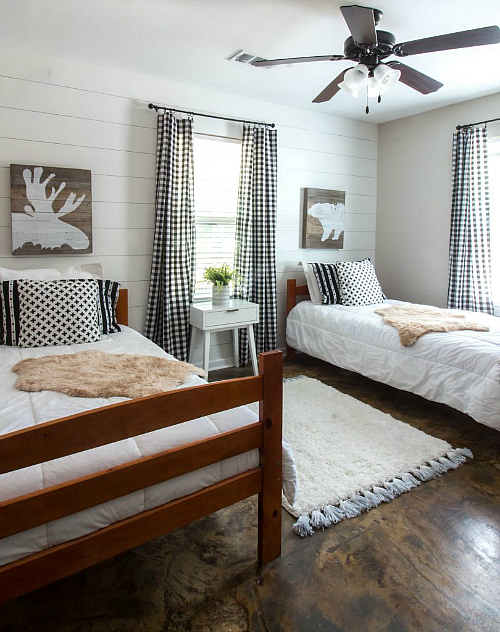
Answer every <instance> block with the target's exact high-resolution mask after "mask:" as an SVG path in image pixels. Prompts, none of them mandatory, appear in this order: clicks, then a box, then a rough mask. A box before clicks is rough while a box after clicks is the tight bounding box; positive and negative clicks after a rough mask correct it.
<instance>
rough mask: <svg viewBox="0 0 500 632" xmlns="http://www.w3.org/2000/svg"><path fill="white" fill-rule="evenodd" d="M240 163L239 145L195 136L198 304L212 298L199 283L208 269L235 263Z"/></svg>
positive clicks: (235, 142) (230, 141)
mask: <svg viewBox="0 0 500 632" xmlns="http://www.w3.org/2000/svg"><path fill="white" fill-rule="evenodd" d="M240 160H241V143H240V141H235V140H231V139H225V138H207V137H201V136H195V139H194V191H195V215H196V287H195V294H194V300H195V301H202V300H210V299H211V296H212V286H211V285H210V284H207V283H200V281H201V280H202V277H203V272H204V271H205V268H206V267H208V266H219V265H222V264H223V263H228V264H229V265H230V266H231V267H232V266H233V263H234V245H235V229H236V209H237V205H238V182H239V173H240Z"/></svg>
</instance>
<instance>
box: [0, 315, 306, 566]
mask: <svg viewBox="0 0 500 632" xmlns="http://www.w3.org/2000/svg"><path fill="white" fill-rule="evenodd" d="M122 329H123V331H122V332H121V333H118V334H113V335H111V336H104V337H103V338H102V339H101V341H100V342H96V343H91V344H81V345H71V346H61V347H39V348H33V349H20V348H18V347H0V434H5V433H8V432H13V431H15V430H20V429H21V428H27V427H29V426H33V425H36V424H40V423H44V422H46V421H50V420H52V419H57V418H59V417H64V416H66V415H71V414H74V413H78V412H82V411H85V410H89V409H92V408H98V407H100V406H106V405H108V404H113V403H115V402H120V401H124V399H125V398H118V397H114V398H109V399H87V398H75V397H69V396H67V395H64V394H62V393H55V392H51V391H42V392H41V393H25V392H21V391H18V390H16V389H15V388H14V382H15V381H16V377H17V375H16V374H15V373H13V372H12V371H11V367H12V366H14V364H16V363H17V362H19V360H23V359H25V358H30V357H40V356H45V355H54V354H64V353H77V352H78V351H85V350H88V349H99V350H101V351H106V352H109V353H140V354H144V355H155V356H162V357H165V356H166V357H170V358H171V356H168V354H166V353H165V352H164V351H163V350H162V349H160V348H159V347H157V346H156V345H155V344H154V343H152V342H151V341H149V340H147V339H146V338H144V337H143V336H141V335H140V334H139V333H137V332H136V331H134V330H133V329H129V328H128V327H122ZM203 383H205V381H204V380H202V379H201V378H199V377H197V376H194V375H193V376H191V377H190V378H189V380H188V381H187V382H186V384H185V385H184V386H192V385H196V384H203ZM255 421H257V415H256V414H255V413H254V412H252V411H251V410H250V409H249V408H247V407H245V406H243V407H240V408H237V409H233V410H229V411H223V412H220V413H217V414H214V415H209V416H208V417H202V418H199V419H195V420H192V421H188V422H185V423H182V424H179V425H176V426H172V427H170V428H165V429H163V430H157V431H155V432H150V433H147V434H143V435H140V436H138V437H134V438H130V439H126V440H124V441H118V442H116V443H113V444H110V445H105V446H101V447H99V448H95V449H93V450H87V451H85V452H80V453H78V454H73V455H70V456H67V457H64V458H61V459H56V460H54V461H49V462H47V463H43V464H41V465H35V466H32V467H28V468H24V469H22V470H17V471H14V472H9V473H7V474H3V475H0V502H1V501H3V500H7V499H8V498H14V497H15V496H19V495H21V494H26V493H29V492H32V491H35V490H39V489H43V488H45V487H50V486H51V485H56V484H58V483H62V482H64V481H67V480H70V479H72V478H76V477H79V476H85V475H87V474H90V473H92V472H96V471H99V470H104V469H106V468H109V467H112V466H115V465H119V464H121V463H126V462H127V461H132V460H135V459H138V458H140V457H142V456H148V455H151V454H154V453H156V452H161V451H163V450H168V449H170V448H174V447H177V446H180V445H183V444H186V443H191V442H193V441H198V440H200V439H203V438H206V437H210V436H213V435H216V434H218V433H221V432H225V431H227V430H231V429H234V428H238V427H241V426H245V425H248V424H251V423H254V422H255ZM258 464H259V453H258V450H252V451H250V452H246V453H244V454H241V455H238V456H235V457H232V458H230V459H226V460H224V461H221V462H219V463H214V464H213V465H209V466H208V467H204V468H201V469H198V470H196V471H194V472H189V473H188V474H184V475H183V476H179V477H177V478H175V479H172V480H170V481H166V482H164V483H160V484H158V485H154V486H152V487H148V488H146V489H143V490H141V491H138V492H134V493H132V494H129V495H127V496H123V497H121V498H119V499H117V500H113V501H110V502H107V503H104V504H102V505H98V506H96V507H92V508H90V509H86V510H84V511H81V512H79V513H77V514H73V515H70V516H67V517H65V518H61V519H59V520H56V521H54V522H51V523H48V524H45V525H41V526H38V527H35V528H34V529H30V530H28V531H24V532H22V533H20V534H17V535H14V536H11V537H8V538H4V539H1V540H0V565H2V564H8V563H9V562H12V561H14V560H16V559H19V558H22V557H25V556H26V555H30V554H32V553H36V552H37V551H41V550H42V549H45V548H47V547H49V546H53V545H56V544H60V543H62V542H67V541H69V540H72V539H74V538H77V537H80V536H83V535H85V534H87V533H91V532H92V531H96V530H97V529H101V528H103V527H106V526H108V525H110V524H112V523H113V522H117V521H118V520H123V519H124V518H127V517H129V516H132V515H134V514H137V513H139V512H141V511H145V510H148V509H151V508H153V507H157V506H159V505H161V504H163V503H166V502H169V501H171V500H173V499H175V498H179V497H180V496H184V495H186V494H190V493H193V492H195V491H197V490H199V489H202V488H203V487H207V486H209V485H212V484H214V483H217V482H218V481H221V480H223V479H225V478H228V477H230V476H234V475H236V474H239V473H240V472H244V471H246V470H249V469H251V468H253V467H256V466H257V465H258ZM283 478H284V491H285V492H286V493H287V496H290V495H292V494H293V492H294V489H295V480H294V465H293V460H292V457H291V452H290V451H289V450H288V451H285V449H284V454H283ZM288 499H289V501H290V502H292V500H291V499H290V498H288Z"/></svg>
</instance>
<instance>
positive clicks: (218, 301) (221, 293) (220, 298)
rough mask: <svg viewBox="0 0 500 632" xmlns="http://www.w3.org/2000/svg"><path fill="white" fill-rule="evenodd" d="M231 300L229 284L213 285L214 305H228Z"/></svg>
mask: <svg viewBox="0 0 500 632" xmlns="http://www.w3.org/2000/svg"><path fill="white" fill-rule="evenodd" d="M229 300H230V296H229V285H224V286H223V287H217V286H216V285H214V286H212V304H213V305H227V304H228V303H229Z"/></svg>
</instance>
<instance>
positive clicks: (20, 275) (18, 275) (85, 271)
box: [0, 263, 104, 281]
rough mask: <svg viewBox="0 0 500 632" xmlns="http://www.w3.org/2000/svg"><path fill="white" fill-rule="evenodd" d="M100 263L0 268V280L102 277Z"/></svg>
mask: <svg viewBox="0 0 500 632" xmlns="http://www.w3.org/2000/svg"><path fill="white" fill-rule="evenodd" d="M102 278H104V277H103V270H102V263H84V264H82V265H81V266H67V267H65V268H31V269H29V270H11V269H10V268H0V281H19V280H20V279H24V280H27V281H62V280H67V279H102Z"/></svg>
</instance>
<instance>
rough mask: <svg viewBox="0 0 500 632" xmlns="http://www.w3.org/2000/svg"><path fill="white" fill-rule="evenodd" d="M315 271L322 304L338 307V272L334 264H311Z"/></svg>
mask: <svg viewBox="0 0 500 632" xmlns="http://www.w3.org/2000/svg"><path fill="white" fill-rule="evenodd" d="M309 265H310V266H311V268H312V269H313V272H314V276H315V277H316V282H317V284H318V289H319V293H320V295H321V303H322V304H323V305H336V304H338V303H340V294H339V286H338V280H337V270H336V269H335V264H334V263H310V264H309Z"/></svg>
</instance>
